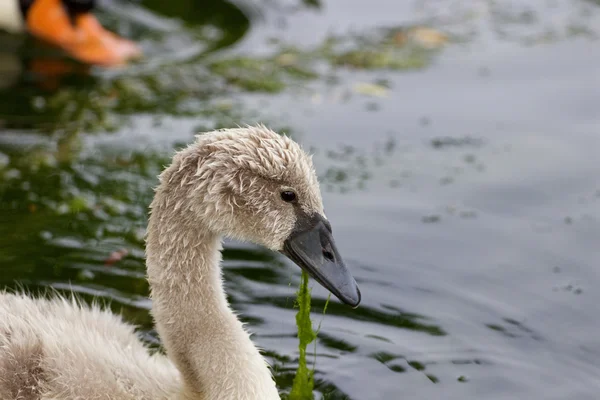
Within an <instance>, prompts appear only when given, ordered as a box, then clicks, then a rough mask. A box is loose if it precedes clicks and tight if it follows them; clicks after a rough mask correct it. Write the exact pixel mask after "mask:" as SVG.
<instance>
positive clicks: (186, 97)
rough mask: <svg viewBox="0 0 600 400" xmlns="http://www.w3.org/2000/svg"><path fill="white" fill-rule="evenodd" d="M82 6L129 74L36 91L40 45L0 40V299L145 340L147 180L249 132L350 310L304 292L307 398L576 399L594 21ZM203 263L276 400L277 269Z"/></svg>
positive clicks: (289, 330)
mask: <svg viewBox="0 0 600 400" xmlns="http://www.w3.org/2000/svg"><path fill="white" fill-rule="evenodd" d="M166 4H169V5H168V6H166ZM104 6H105V7H104V9H103V10H102V12H101V15H100V16H101V18H102V20H103V21H104V22H105V23H106V24H108V25H109V26H110V27H112V28H113V29H115V30H119V31H120V32H121V33H122V34H124V35H127V36H130V37H133V38H135V39H136V40H138V41H140V42H141V44H142V46H143V47H144V50H145V52H146V54H147V58H146V60H145V62H144V63H141V64H139V65H135V66H132V67H130V68H128V69H126V70H122V71H102V70H96V69H93V70H92V71H82V70H81V68H80V66H77V65H73V64H70V63H68V62H67V61H66V60H62V61H61V63H60V66H61V68H62V67H65V65H66V66H69V67H70V68H71V69H72V71H71V72H68V73H64V74H60V75H52V76H49V75H48V74H40V73H39V72H36V71H39V69H36V68H39V67H38V66H39V62H40V61H45V62H48V58H51V59H53V60H55V61H56V58H55V57H56V55H55V54H54V53H53V52H52V51H51V50H50V49H48V48H46V47H44V46H43V45H40V44H39V43H37V42H35V41H34V40H32V39H28V38H15V37H10V36H8V35H0V88H1V89H0V285H2V286H7V287H16V286H17V285H24V286H26V287H28V288H31V289H32V290H43V289H45V288H47V287H53V288H57V289H59V290H74V291H76V292H77V293H79V294H80V295H82V296H83V297H84V298H86V299H92V298H94V297H100V298H103V299H106V300H110V301H111V304H112V307H113V309H114V310H115V311H116V312H121V313H123V315H124V316H125V318H127V319H128V320H130V321H132V322H134V323H136V324H139V325H140V326H141V327H142V328H143V332H144V337H145V339H147V340H148V341H149V342H151V343H155V344H157V345H158V342H157V338H156V335H155V332H154V331H153V330H152V322H151V320H150V318H149V314H148V310H149V308H150V302H149V301H148V299H147V297H146V295H147V292H148V286H147V283H146V281H145V279H144V260H143V235H144V229H145V223H146V210H147V206H148V203H149V202H150V199H151V196H152V190H151V188H152V187H153V186H154V185H155V184H156V175H157V174H158V173H159V172H160V170H161V168H162V166H163V165H164V164H165V163H166V162H167V161H168V159H169V157H170V155H171V154H172V150H173V149H174V148H177V147H179V146H181V145H183V144H184V143H187V142H189V141H191V140H192V139H193V135H194V133H195V132H197V131H199V130H207V129H213V128H217V127H228V126H234V125H237V124H246V123H255V122H264V123H266V124H268V125H270V126H272V127H273V128H275V129H280V130H282V131H286V132H289V133H290V134H292V135H293V136H294V138H295V139H296V140H298V141H300V142H301V143H303V144H304V145H305V146H306V147H308V148H311V149H312V150H313V152H314V153H315V161H316V163H317V167H318V171H319V173H320V175H321V178H322V181H323V185H322V188H323V190H324V201H325V207H326V210H327V215H328V217H329V219H330V220H331V222H332V225H333V229H334V232H335V235H336V240H337V243H338V245H339V247H340V250H341V252H342V254H343V255H344V257H345V258H346V261H347V263H348V264H349V266H350V268H351V269H352V271H353V273H354V275H355V276H356V278H357V280H358V282H359V284H360V287H361V291H362V294H363V303H362V304H361V306H360V307H359V308H358V309H356V310H351V309H349V308H348V307H346V306H342V305H341V304H340V303H339V302H337V300H332V301H331V302H330V303H329V305H328V308H327V313H326V316H325V317H324V319H323V317H322V313H321V311H322V308H323V306H324V304H325V301H326V299H327V293H326V291H325V290H324V289H322V288H320V287H319V286H317V285H313V291H312V294H313V320H314V324H315V328H316V325H317V324H318V323H319V322H320V321H321V319H323V321H322V325H321V330H320V333H319V336H318V339H317V347H316V349H317V354H316V372H315V392H316V397H317V398H323V395H324V394H325V398H329V399H353V400H369V399H392V400H393V399H403V398H407V399H408V398H410V399H479V398H486V399H530V398H531V399H557V400H558V399H597V398H598V393H599V392H600V361H598V360H599V358H600V357H599V356H600V350H599V349H600V335H599V334H598V333H599V332H600V318H598V315H599V314H600V306H599V304H600V291H599V290H598V288H599V287H600V274H599V273H598V263H599V262H600V251H599V250H598V240H599V238H600V177H599V176H600V174H599V171H600V161H598V160H599V157H600V112H598V104H600V69H599V68H598V65H599V63H600V51H598V45H599V42H598V35H599V34H600V29H599V28H598V26H600V25H599V23H600V8H599V7H598V3H597V2H595V1H584V0H580V1H560V0H555V1H553V2H546V1H533V2H531V1H529V2H526V1H484V0H482V1H450V2H438V1H432V0H429V1H418V2H417V1H414V2H412V1H409V2H398V1H396V0H378V1H373V2H364V1H358V0H346V1H343V2H342V1H333V0H330V1H321V2H319V1H305V2H299V1H292V0H289V1H278V0H275V1H269V2H266V1H265V2H239V3H235V4H234V3H227V2H222V1H216V0H213V1H208V0H204V1H203V2H202V3H199V2H193V1H191V0H189V1H186V0H177V1H172V2H160V1H154V0H151V1H142V2H140V3H135V4H134V3H127V5H123V4H122V3H121V2H107V3H105V4H104ZM414 26H425V27H428V28H431V29H433V30H435V31H440V32H444V33H445V34H447V35H448V38H449V40H448V41H447V42H446V41H444V40H441V39H440V38H439V37H437V39H436V36H435V35H434V34H433V33H431V32H429V33H427V32H426V33H423V32H421V35H420V36H419V35H418V34H415V33H414V32H415V31H409V32H408V33H406V34H405V33H403V32H405V31H406V29H407V28H410V27H414ZM403 29H404V30H403ZM411 32H413V33H412V34H411ZM427 35H429V36H427ZM432 35H433V36H434V37H433V39H432ZM59 61H60V60H59ZM65 63H66V64H65ZM47 68H48V67H47V64H46V67H44V69H45V70H46V71H47ZM115 252H118V254H122V255H123V257H122V258H121V259H120V260H119V261H116V262H114V263H112V262H110V261H109V262H107V260H109V259H110V257H111V254H114V253H115ZM224 257H225V278H226V280H227V288H228V294H229V298H230V301H231V303H232V305H233V307H234V308H235V309H236V310H238V311H239V312H240V313H241V315H242V317H243V319H244V320H245V321H246V322H248V323H249V326H250V329H251V330H252V331H254V332H256V335H255V336H254V339H255V341H256V342H257V343H258V344H259V345H260V346H261V347H262V348H264V349H266V353H267V356H268V358H269V361H270V362H271V363H272V364H273V366H274V372H275V376H276V379H277V383H278V385H279V387H280V389H281V391H282V392H284V393H287V392H289V390H290V388H291V385H292V381H293V378H294V372H295V370H296V368H297V363H298V339H297V337H296V335H297V328H296V320H295V314H296V311H297V310H296V309H294V308H293V304H294V301H295V296H296V291H297V288H298V284H299V282H300V271H299V270H298V269H297V268H296V267H294V266H293V265H291V264H290V263H289V262H288V261H287V260H284V259H283V258H282V257H280V256H279V255H277V254H273V253H270V252H267V251H265V250H262V249H260V248H257V247H253V246H249V245H243V244H238V243H232V242H228V243H226V250H225V253H224ZM312 352H313V347H312V345H310V346H309V348H308V354H307V359H308V362H309V368H312V367H313V365H312V363H313V360H314V359H315V357H314V355H313V354H312Z"/></svg>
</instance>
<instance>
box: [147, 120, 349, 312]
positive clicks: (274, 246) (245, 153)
mask: <svg viewBox="0 0 600 400" xmlns="http://www.w3.org/2000/svg"><path fill="white" fill-rule="evenodd" d="M160 180H161V185H160V186H159V189H158V192H159V193H157V196H161V194H160V192H161V190H162V191H163V192H164V193H163V194H162V197H168V196H171V197H174V198H176V199H175V200H174V204H171V205H170V206H169V208H172V209H173V210H177V209H179V210H180V214H182V215H185V216H186V217H185V218H184V219H183V221H182V223H185V224H192V225H193V224H195V223H198V222H199V221H201V222H202V223H201V225H202V227H203V229H208V230H209V231H211V232H213V233H215V234H219V235H224V236H228V237H231V238H235V239H238V240H243V241H250V242H253V243H256V244H259V245H263V246H265V247H267V248H269V249H271V250H274V251H279V252H281V253H282V254H284V255H286V256H287V257H288V258H290V259H291V260H292V261H293V262H294V263H296V264H297V265H298V266H300V267H301V268H302V269H304V270H305V271H306V272H308V273H309V274H310V275H311V276H312V277H313V278H314V279H315V280H317V281H318V282H319V283H320V284H321V285H322V286H324V287H325V288H326V289H328V290H329V291H331V292H332V293H333V294H334V295H335V296H336V297H338V298H339V299H340V300H341V301H342V302H344V303H346V304H349V305H351V306H353V307H356V306H358V304H359V303H360V300H361V295H360V291H359V289H358V285H357V284H356V281H355V280H354V278H353V277H352V274H351V273H350V272H349V270H348V268H347V267H346V265H345V264H344V261H343V259H342V257H341V256H340V253H339V251H338V249H337V247H336V244H335V241H334V238H333V234H332V229H331V225H330V223H329V221H328V220H327V217H326V216H325V213H324V211H323V202H322V199H321V192H320V189H319V182H318V179H317V175H316V173H315V169H314V167H313V163H312V159H311V157H310V156H309V155H308V154H307V153H306V152H304V151H303V150H302V148H301V147H300V146H299V145H298V144H297V143H296V142H294V141H293V140H291V139H290V138H288V137H286V136H282V135H279V134H277V133H275V132H273V131H271V130H269V129H268V128H266V127H264V126H257V127H246V128H238V129H226V130H220V131H214V132H208V133H205V134H201V135H198V136H197V139H196V142H195V143H193V144H191V145H190V146H189V147H188V148H186V149H184V150H182V151H181V152H179V153H177V154H176V155H175V157H174V158H173V164H172V165H171V166H170V167H169V168H167V169H166V170H165V171H164V172H163V174H162V175H161V177H160Z"/></svg>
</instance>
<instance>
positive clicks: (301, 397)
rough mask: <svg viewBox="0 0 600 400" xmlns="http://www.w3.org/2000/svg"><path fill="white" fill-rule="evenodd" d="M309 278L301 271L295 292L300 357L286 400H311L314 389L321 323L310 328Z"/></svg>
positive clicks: (325, 308)
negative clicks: (310, 355)
mask: <svg viewBox="0 0 600 400" xmlns="http://www.w3.org/2000/svg"><path fill="white" fill-rule="evenodd" d="M308 282H309V277H308V274H307V273H306V272H304V271H302V280H301V282H300V288H299V289H298V292H297V296H298V297H297V300H296V305H297V306H298V312H297V313H296V325H297V327H298V342H299V343H298V350H299V352H300V357H299V359H298V368H297V369H296V376H295V377H294V381H293V383H292V390H291V392H290V394H289V395H288V397H287V399H288V400H312V399H313V398H314V396H313V390H314V387H315V365H316V361H317V360H316V357H317V343H316V341H315V339H316V338H317V335H318V334H319V331H320V330H321V322H322V321H321V322H319V326H318V327H317V330H316V331H315V330H314V329H313V326H312V321H311V319H310V309H311V289H309V287H308ZM330 298H331V295H329V297H327V301H326V302H325V306H324V307H323V315H325V312H326V311H327V305H328V304H329V299H330ZM312 342H314V343H315V348H314V357H315V359H314V361H313V368H312V369H309V368H308V366H307V365H306V348H307V347H308V345H309V344H311V343H312Z"/></svg>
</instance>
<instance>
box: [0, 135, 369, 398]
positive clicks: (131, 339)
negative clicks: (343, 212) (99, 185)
mask: <svg viewBox="0 0 600 400" xmlns="http://www.w3.org/2000/svg"><path fill="white" fill-rule="evenodd" d="M290 193H291V194H290ZM292 194H293V196H292ZM222 236H228V237H233V238H237V239H242V240H246V241H252V242H254V243H257V244H260V245H263V246H265V247H267V248H269V249H272V250H275V251H280V252H282V253H283V254H285V255H287V256H288V257H289V258H290V259H292V260H293V261H294V262H295V263H296V264H298V265H299V266H300V267H302V268H303V269H305V270H307V271H308V272H309V273H310V274H311V275H312V276H313V277H314V278H316V279H317V281H319V283H321V284H322V285H323V286H325V287H326V288H329V289H330V290H331V291H332V292H333V293H334V294H335V295H336V296H337V297H338V298H340V300H342V301H343V302H345V303H347V304H350V305H352V306H357V305H358V303H359V302H360V292H359V291H358V287H357V285H356V282H355V281H354V279H353V278H352V276H351V275H350V273H349V272H348V270H347V268H346V267H345V265H344V264H343V261H342V259H341V257H340V255H339V253H338V251H337V249H336V247H335V243H334V241H333V238H332V236H331V227H330V225H329V222H328V221H327V220H326V218H325V216H324V214H323V205H322V201H321V195H320V191H319V188H318V181H317V178H316V175H315V172H314V169H313V165H312V161H311V159H310V157H309V156H308V155H307V154H306V153H304V151H302V149H301V148H300V146H299V145H298V144H296V143H295V142H293V141H292V140H291V139H289V138H287V137H284V136H280V135H278V134H276V133H274V132H272V131H270V130H269V129H267V128H265V127H264V126H258V127H248V128H240V129H230V130H222V131H215V132H210V133H207V134H204V135H200V136H198V138H197V140H196V142H195V143H193V144H192V145H190V146H189V147H187V148H186V149H183V150H182V151H180V152H179V153H177V154H176V155H175V156H174V158H173V162H172V164H171V165H170V166H169V167H167V168H166V170H165V171H164V172H163V173H162V174H161V176H160V184H159V186H158V188H157V189H156V194H155V198H154V200H153V202H152V204H151V215H150V218H149V224H148V235H147V240H146V253H147V261H146V264H147V270H148V280H149V283H150V287H151V296H152V300H153V303H152V313H153V316H154V319H155V323H156V329H157V331H158V333H159V335H160V337H161V339H162V342H163V344H164V347H165V349H166V355H162V354H160V353H156V354H151V353H150V352H149V350H148V349H147V348H146V347H145V346H144V345H143V344H142V343H141V342H140V341H139V339H138V337H137V336H136V334H135V331H134V327H133V326H131V325H129V324H127V323H125V322H123V321H122V320H121V318H120V317H118V316H115V315H113V314H112V313H110V311H108V310H103V309H101V308H99V307H97V306H95V305H92V306H86V305H83V304H80V303H79V302H78V301H76V300H74V299H70V298H66V297H60V296H55V297H53V298H50V299H34V298H31V297H28V296H26V295H24V294H9V293H1V294H0V398H1V399H3V400H4V399H6V400H13V399H14V400H83V399H85V400H94V399H106V400H129V399H131V400H133V399H136V400H140V399H148V400H150V399H165V400H167V399H168V400H276V399H279V398H280V397H279V394H278V391H277V388H276V386H275V383H274V381H273V378H272V376H271V373H270V370H269V368H268V365H267V363H266V361H265V360H264V358H263V357H262V356H261V355H260V353H259V351H258V349H257V348H256V347H255V346H254V345H253V344H252V341H251V340H250V336H249V334H248V332H247V331H246V330H245V329H244V327H243V325H242V323H241V322H240V321H239V320H238V319H237V317H236V315H235V314H234V312H233V311H232V310H231V309H230V307H229V304H228V302H227V299H226V296H225V291H224V288H223V282H222V276H221V269H220V259H221V253H220V250H221V237H222Z"/></svg>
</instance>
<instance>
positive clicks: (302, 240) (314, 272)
mask: <svg viewBox="0 0 600 400" xmlns="http://www.w3.org/2000/svg"><path fill="white" fill-rule="evenodd" d="M281 253H283V254H284V255H285V256H286V257H288V258H289V259H290V260H292V261H293V262H295V263H296V264H297V265H298V266H299V267H300V268H302V269H303V270H304V271H306V272H308V274H309V275H310V276H312V277H313V278H314V279H315V280H316V281H317V282H319V283H320V284H321V285H322V286H323V287H325V288H326V289H327V290H329V291H330V292H331V293H333V294H334V295H335V296H336V297H337V298H338V299H340V300H341V301H342V302H344V303H346V304H348V305H350V306H352V307H353V308H356V307H358V305H359V304H360V290H359V289H358V285H357V284H356V281H355V280H354V278H353V277H352V274H351V273H350V271H349V270H348V268H347V267H346V265H345V264H344V261H343V260H342V257H341V256H340V253H339V252H338V249H337V247H336V246H335V241H334V240H333V235H332V233H331V225H330V224H329V221H327V220H326V219H325V217H323V216H322V215H320V214H318V213H315V214H314V215H312V216H306V215H305V216H301V217H299V218H298V220H297V222H296V226H295V227H294V230H293V231H292V233H291V235H290V236H289V237H288V238H287V240H286V241H285V242H284V245H283V250H282V251H281Z"/></svg>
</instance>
